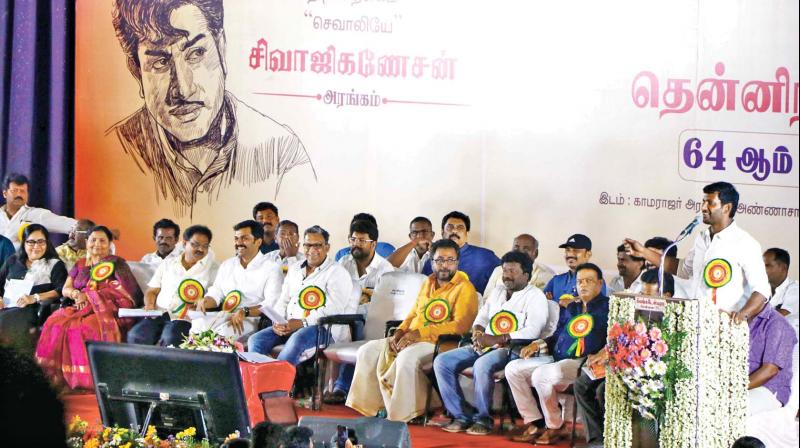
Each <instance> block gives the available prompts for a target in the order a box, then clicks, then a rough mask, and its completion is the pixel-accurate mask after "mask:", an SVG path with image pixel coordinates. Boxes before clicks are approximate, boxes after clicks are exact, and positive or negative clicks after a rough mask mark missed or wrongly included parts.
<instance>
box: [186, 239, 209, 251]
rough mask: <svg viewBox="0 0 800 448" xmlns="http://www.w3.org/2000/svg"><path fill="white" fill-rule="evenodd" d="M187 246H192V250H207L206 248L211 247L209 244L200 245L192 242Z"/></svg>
mask: <svg viewBox="0 0 800 448" xmlns="http://www.w3.org/2000/svg"><path fill="white" fill-rule="evenodd" d="M189 245H190V246H192V249H202V250H208V248H209V247H211V245H210V244H200V243H195V242H194V241H189Z"/></svg>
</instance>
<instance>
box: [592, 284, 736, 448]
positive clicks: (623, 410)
mask: <svg viewBox="0 0 800 448" xmlns="http://www.w3.org/2000/svg"><path fill="white" fill-rule="evenodd" d="M665 319H666V320H665ZM626 321H636V322H644V323H646V324H648V323H652V322H667V323H668V326H669V329H670V331H682V332H685V333H686V337H685V338H684V339H683V342H682V343H681V344H680V346H678V347H669V350H673V352H672V354H673V355H674V356H677V357H678V358H679V359H680V360H681V361H682V362H683V364H684V365H685V366H686V367H687V368H688V369H689V371H690V372H691V378H688V379H682V380H678V381H677V382H676V383H675V395H674V397H673V398H672V400H671V401H668V402H667V405H666V409H665V412H664V415H663V418H662V419H660V420H661V421H658V422H653V421H650V420H644V419H643V418H642V417H641V416H640V415H638V411H636V410H634V409H633V408H632V406H631V404H630V402H629V401H628V389H627V388H626V386H625V384H624V383H623V382H622V380H621V378H620V376H619V375H618V374H612V373H611V371H610V369H609V371H607V374H606V409H605V431H604V432H605V446H606V447H615V448H629V447H641V448H644V447H651V446H658V447H661V448H679V447H680V448H683V447H703V448H716V447H719V448H728V447H730V446H731V445H732V444H733V442H734V441H735V440H736V439H738V438H739V437H741V436H743V435H744V433H745V429H746V418H747V385H748V381H749V380H748V350H749V329H748V326H747V323H746V322H742V323H741V324H739V325H736V324H734V323H733V322H732V321H731V319H730V317H729V315H728V314H725V313H721V312H720V311H719V309H718V308H717V307H716V306H715V305H714V304H713V303H712V302H711V300H710V299H698V300H695V299H671V298H663V297H657V296H645V295H639V294H636V295H634V294H628V293H617V294H616V295H613V296H612V297H611V301H610V305H609V333H610V330H611V327H612V325H613V324H614V323H615V322H619V323H620V324H622V323H623V322H626ZM643 421H646V422H648V423H650V424H651V425H652V426H653V428H654V431H652V432H651V433H650V434H649V435H646V434H642V427H643V425H642V422H643ZM645 426H646V425H645Z"/></svg>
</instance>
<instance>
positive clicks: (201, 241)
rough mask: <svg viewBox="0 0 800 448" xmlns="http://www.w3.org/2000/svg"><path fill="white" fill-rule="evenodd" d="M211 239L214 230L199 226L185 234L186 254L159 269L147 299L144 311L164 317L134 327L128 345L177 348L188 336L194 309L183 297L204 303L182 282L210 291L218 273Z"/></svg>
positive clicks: (200, 297) (192, 227) (142, 321)
mask: <svg viewBox="0 0 800 448" xmlns="http://www.w3.org/2000/svg"><path fill="white" fill-rule="evenodd" d="M211 236H212V234H211V229H209V228H208V227H206V226H200V225H194V226H191V227H189V228H187V229H186V230H185V231H184V232H183V247H184V250H183V254H182V255H181V256H180V257H178V258H168V259H166V260H164V262H163V263H161V264H160V265H159V266H158V269H156V272H155V274H153V278H152V279H150V281H149V282H148V283H147V286H148V290H147V292H146V293H145V295H144V309H146V310H162V311H164V315H163V316H160V317H156V318H145V319H142V320H141V321H140V322H139V323H137V324H136V325H134V326H133V328H131V330H130V331H129V332H128V342H129V343H132V344H145V345H153V344H155V343H158V345H160V346H164V347H167V346H175V347H177V346H179V345H180V344H181V342H183V340H184V338H185V337H186V336H188V335H189V330H190V329H191V328H192V323H191V322H190V321H189V318H188V316H187V312H188V311H189V310H190V309H194V306H192V305H191V303H190V302H185V301H184V300H182V297H183V298H186V299H189V300H191V299H192V298H193V297H194V298H199V299H202V295H200V296H199V297H198V296H192V291H195V294H196V293H198V292H199V291H198V290H197V289H196V288H195V289H192V288H191V285H190V284H189V283H187V284H184V283H183V282H184V281H186V280H190V281H191V280H194V281H195V282H197V283H199V284H200V285H202V287H203V291H205V290H208V287H209V285H210V284H211V276H212V275H213V274H214V273H215V272H216V270H217V263H216V262H215V261H214V256H213V255H211V254H209V247H210V246H211ZM182 288H183V290H182ZM186 288H188V289H186Z"/></svg>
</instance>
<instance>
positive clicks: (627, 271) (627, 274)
mask: <svg viewBox="0 0 800 448" xmlns="http://www.w3.org/2000/svg"><path fill="white" fill-rule="evenodd" d="M642 271H644V258H639V257H634V256H633V255H630V254H629V253H628V251H627V249H626V248H625V245H624V244H620V245H619V246H618V247H617V272H619V275H618V276H616V277H614V278H612V279H611V281H610V282H608V294H609V295H611V294H614V293H615V292H622V291H630V292H638V291H640V290H641V289H642V285H641V281H640V280H639V275H641V274H642Z"/></svg>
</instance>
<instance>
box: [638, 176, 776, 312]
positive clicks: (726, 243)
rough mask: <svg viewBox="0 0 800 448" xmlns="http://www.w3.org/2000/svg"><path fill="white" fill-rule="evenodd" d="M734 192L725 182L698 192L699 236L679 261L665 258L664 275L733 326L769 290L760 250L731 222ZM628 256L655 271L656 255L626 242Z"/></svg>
mask: <svg viewBox="0 0 800 448" xmlns="http://www.w3.org/2000/svg"><path fill="white" fill-rule="evenodd" d="M738 206H739V192H738V191H736V188H734V186H733V185H731V184H729V183H727V182H715V183H713V184H710V185H706V186H705V187H703V204H702V206H701V208H700V210H701V212H702V214H703V223H704V224H708V228H707V229H705V230H703V231H702V232H701V233H700V235H698V236H697V238H696V239H695V241H694V246H693V247H692V249H691V251H689V254H688V255H687V256H686V258H685V259H683V260H680V261H679V260H677V259H676V258H674V257H669V256H667V257H666V261H665V271H668V272H672V273H673V274H676V275H677V276H678V277H680V278H683V279H690V280H691V285H692V286H691V289H690V291H692V294H691V296H692V297H693V298H698V299H700V298H709V299H710V300H712V301H713V302H714V303H715V304H716V305H717V307H718V308H719V309H721V310H723V311H727V312H729V313H732V317H733V319H734V321H735V322H737V323H739V322H741V321H743V320H744V321H747V319H748V318H750V317H753V316H755V315H756V314H758V311H759V310H761V308H762V305H763V304H764V303H766V302H768V301H769V297H770V296H771V290H770V286H769V280H768V279H767V271H766V269H765V268H764V261H763V259H762V255H761V245H760V244H759V243H758V241H756V240H755V239H754V238H753V237H752V236H750V234H749V233H747V232H745V231H744V230H742V229H741V228H740V227H739V226H738V225H737V224H736V222H735V221H734V219H733V217H734V216H735V215H736V209H737V208H738ZM625 244H626V245H627V246H628V247H629V248H630V253H631V255H634V256H640V257H643V258H646V259H647V260H648V261H650V262H651V263H652V264H654V265H660V264H661V259H660V254H658V253H657V252H655V251H653V250H651V249H646V248H645V247H644V246H642V244H641V243H639V242H638V241H635V240H632V239H626V240H625Z"/></svg>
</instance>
